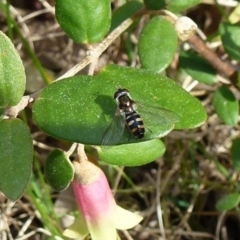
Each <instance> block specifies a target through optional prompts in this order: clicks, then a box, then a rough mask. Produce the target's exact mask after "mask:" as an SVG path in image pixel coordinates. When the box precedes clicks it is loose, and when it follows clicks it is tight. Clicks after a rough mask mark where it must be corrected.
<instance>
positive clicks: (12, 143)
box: [0, 119, 33, 201]
mask: <svg viewBox="0 0 240 240" xmlns="http://www.w3.org/2000/svg"><path fill="white" fill-rule="evenodd" d="M0 136H1V141H0V152H1V154H0V190H1V191H2V192H3V193H4V194H5V195H6V197H8V198H10V199H11V200H12V201H15V200H17V199H18V198H20V197H21V196H22V194H23V191H24V190H25V188H26V187H27V184H28V181H29V178H30V175H31V168H32V159H33V145H32V138H31V133H30V131H29V128H28V126H27V125H26V124H25V123H24V122H22V121H21V120H20V119H7V120H3V121H1V122H0Z"/></svg>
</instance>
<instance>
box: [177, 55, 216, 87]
mask: <svg viewBox="0 0 240 240" xmlns="http://www.w3.org/2000/svg"><path fill="white" fill-rule="evenodd" d="M179 61H180V66H181V68H182V69H183V70H185V71H186V72H187V73H188V74H189V75H190V76H191V77H192V78H194V79H196V80H198V81H199V82H202V83H205V84H214V83H216V82H217V73H216V70H215V69H214V68H213V67H212V66H211V65H210V64H209V63H208V62H206V61H205V60H204V59H203V58H202V57H200V56H199V55H197V54H196V53H194V52H189V51H188V52H185V51H182V52H181V55H180V57H179Z"/></svg>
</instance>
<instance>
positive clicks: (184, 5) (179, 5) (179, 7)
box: [167, 0, 201, 12]
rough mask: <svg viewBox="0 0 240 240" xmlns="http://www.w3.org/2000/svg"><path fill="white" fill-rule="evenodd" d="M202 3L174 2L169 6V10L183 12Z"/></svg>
mask: <svg viewBox="0 0 240 240" xmlns="http://www.w3.org/2000/svg"><path fill="white" fill-rule="evenodd" d="M199 3H201V0H187V1H186V0H177V1H176V0H175V1H174V0H173V1H170V3H169V4H168V5H167V9H168V10H170V11H172V12H182V11H185V10H187V9H188V8H191V7H194V6H195V5H197V4H199Z"/></svg>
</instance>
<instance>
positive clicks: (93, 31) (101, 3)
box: [55, 0, 111, 43]
mask: <svg viewBox="0 0 240 240" xmlns="http://www.w3.org/2000/svg"><path fill="white" fill-rule="evenodd" d="M55 7H56V17H57V20H58V22H59V24H60V26H61V27H62V29H63V30H64V31H65V32H66V33H67V34H68V35H69V37H71V38H72V39H73V40H74V41H75V42H78V43H95V42H99V41H101V40H102V39H103V38H104V37H105V35H106V34H107V33H108V30H109V28H110V24H111V7H110V1H109V0H88V1H86V0H74V1H66V0H56V5H55Z"/></svg>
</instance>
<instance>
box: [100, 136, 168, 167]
mask: <svg viewBox="0 0 240 240" xmlns="http://www.w3.org/2000/svg"><path fill="white" fill-rule="evenodd" d="M164 152H165V146H164V144H163V142H162V141H160V140H159V139H153V140H150V141H146V142H140V143H131V144H125V145H120V146H114V147H111V148H109V149H108V148H107V149H106V150H105V149H103V150H100V151H99V152H98V153H99V158H100V159H101V160H103V161H104V162H107V163H110V164H114V165H121V166H140V165H144V164H147V163H149V162H152V161H154V160H156V159H158V158H159V157H161V156H162V155H163V154H164Z"/></svg>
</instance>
